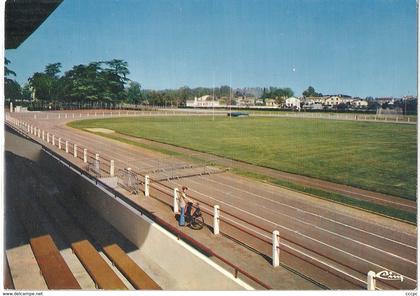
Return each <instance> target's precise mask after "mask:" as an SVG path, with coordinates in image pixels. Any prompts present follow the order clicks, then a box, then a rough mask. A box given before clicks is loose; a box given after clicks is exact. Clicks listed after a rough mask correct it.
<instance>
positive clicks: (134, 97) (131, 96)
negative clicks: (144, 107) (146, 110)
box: [126, 81, 143, 105]
mask: <svg viewBox="0 0 420 296" xmlns="http://www.w3.org/2000/svg"><path fill="white" fill-rule="evenodd" d="M140 88H141V86H140V83H138V82H135V81H131V82H130V83H129V86H128V88H127V96H126V97H127V101H128V102H129V103H130V104H136V105H137V104H139V103H140V102H141V101H142V98H143V97H142V92H141V89H140Z"/></svg>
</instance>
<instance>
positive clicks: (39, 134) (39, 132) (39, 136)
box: [38, 128, 41, 138]
mask: <svg viewBox="0 0 420 296" xmlns="http://www.w3.org/2000/svg"><path fill="white" fill-rule="evenodd" d="M38 138H41V129H40V128H39V129H38Z"/></svg>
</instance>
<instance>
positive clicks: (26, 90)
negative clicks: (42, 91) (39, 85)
mask: <svg viewBox="0 0 420 296" xmlns="http://www.w3.org/2000/svg"><path fill="white" fill-rule="evenodd" d="M21 93H22V100H27V101H30V100H31V99H32V92H31V89H30V86H29V83H25V84H24V85H23V87H22V91H21Z"/></svg>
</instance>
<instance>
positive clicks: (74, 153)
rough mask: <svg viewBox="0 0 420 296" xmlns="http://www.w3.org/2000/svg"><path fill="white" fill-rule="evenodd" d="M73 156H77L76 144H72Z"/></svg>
mask: <svg viewBox="0 0 420 296" xmlns="http://www.w3.org/2000/svg"><path fill="white" fill-rule="evenodd" d="M73 156H74V157H77V144H74V146H73Z"/></svg>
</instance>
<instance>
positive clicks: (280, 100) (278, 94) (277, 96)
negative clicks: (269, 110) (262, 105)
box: [261, 86, 294, 105]
mask: <svg viewBox="0 0 420 296" xmlns="http://www.w3.org/2000/svg"><path fill="white" fill-rule="evenodd" d="M293 94H294V93H293V90H292V89H291V88H289V87H286V88H277V87H273V86H270V87H269V88H268V90H267V89H266V88H264V91H263V94H262V96H261V99H263V100H266V99H274V100H275V101H276V103H277V104H279V105H282V104H284V102H285V101H286V99H287V98H290V97H293Z"/></svg>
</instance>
